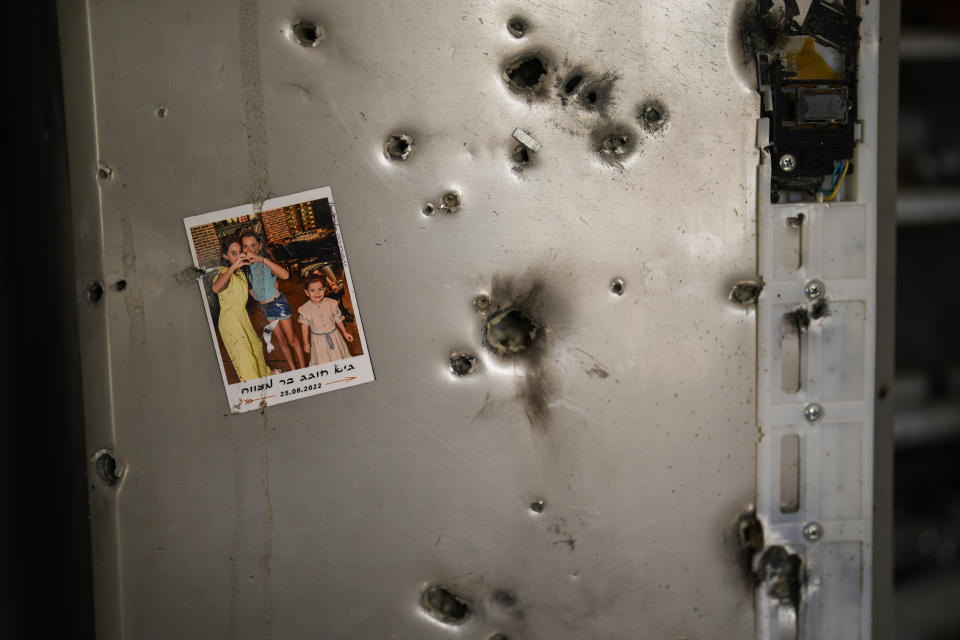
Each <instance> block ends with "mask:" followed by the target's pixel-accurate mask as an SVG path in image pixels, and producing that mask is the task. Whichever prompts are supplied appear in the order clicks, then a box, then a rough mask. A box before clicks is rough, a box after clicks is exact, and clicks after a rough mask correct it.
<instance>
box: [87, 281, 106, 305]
mask: <svg viewBox="0 0 960 640" xmlns="http://www.w3.org/2000/svg"><path fill="white" fill-rule="evenodd" d="M83 296H84V297H85V298H86V299H87V302H89V303H90V304H96V303H98V302H100V298H102V297H103V285H102V284H100V283H99V282H92V283H90V284H89V285H87V288H86V290H85V291H84V292H83Z"/></svg>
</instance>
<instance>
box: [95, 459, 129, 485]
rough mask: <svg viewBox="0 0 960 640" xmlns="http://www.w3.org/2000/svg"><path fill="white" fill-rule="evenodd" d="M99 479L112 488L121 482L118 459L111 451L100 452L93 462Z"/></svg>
mask: <svg viewBox="0 0 960 640" xmlns="http://www.w3.org/2000/svg"><path fill="white" fill-rule="evenodd" d="M93 466H94V468H95V469H96V471H97V477H99V478H100V481H101V482H103V484H105V485H107V486H108V487H112V486H113V485H115V484H117V482H118V481H119V480H120V476H121V475H122V474H121V472H120V471H119V470H118V468H117V459H116V458H114V457H113V455H112V454H111V453H110V452H109V451H99V452H97V454H96V457H95V458H94V461H93Z"/></svg>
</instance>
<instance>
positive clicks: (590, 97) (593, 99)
mask: <svg viewBox="0 0 960 640" xmlns="http://www.w3.org/2000/svg"><path fill="white" fill-rule="evenodd" d="M587 102H589V103H590V104H597V92H596V91H588V92H587Z"/></svg>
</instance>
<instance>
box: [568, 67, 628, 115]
mask: <svg viewBox="0 0 960 640" xmlns="http://www.w3.org/2000/svg"><path fill="white" fill-rule="evenodd" d="M616 81H617V77H616V76H615V75H613V74H612V73H605V74H603V75H602V76H600V77H598V78H593V79H590V80H585V81H583V82H581V83H580V91H579V93H578V94H577V101H578V102H579V104H580V106H581V107H583V108H584V109H586V110H587V111H596V112H597V113H600V114H601V115H605V114H606V113H607V107H609V106H610V105H611V103H612V102H613V86H614V84H615V83H616ZM564 90H566V85H564Z"/></svg>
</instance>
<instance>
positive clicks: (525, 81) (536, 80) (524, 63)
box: [503, 54, 547, 93]
mask: <svg viewBox="0 0 960 640" xmlns="http://www.w3.org/2000/svg"><path fill="white" fill-rule="evenodd" d="M503 73H504V76H505V77H506V79H507V83H508V84H509V85H510V86H511V87H512V88H513V89H514V90H516V91H519V92H520V93H536V92H537V91H538V90H539V89H540V87H541V86H542V85H543V80H544V78H546V77H547V65H546V63H545V62H544V61H543V60H542V59H541V58H540V56H539V55H538V54H532V55H531V54H527V55H524V56H522V57H520V58H517V59H516V60H515V61H513V62H511V63H509V64H508V65H507V66H506V68H505V69H504V70H503Z"/></svg>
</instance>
